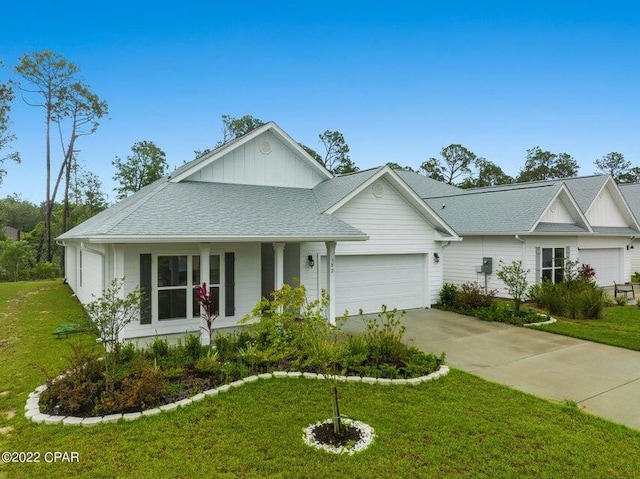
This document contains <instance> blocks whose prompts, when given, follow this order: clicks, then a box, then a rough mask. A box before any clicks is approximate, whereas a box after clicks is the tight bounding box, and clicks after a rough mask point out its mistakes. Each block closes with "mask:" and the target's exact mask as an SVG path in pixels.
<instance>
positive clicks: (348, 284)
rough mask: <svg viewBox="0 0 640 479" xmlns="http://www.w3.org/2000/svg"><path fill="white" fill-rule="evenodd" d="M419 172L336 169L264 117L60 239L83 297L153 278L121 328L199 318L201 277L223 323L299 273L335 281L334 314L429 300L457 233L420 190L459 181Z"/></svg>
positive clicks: (174, 329)
mask: <svg viewBox="0 0 640 479" xmlns="http://www.w3.org/2000/svg"><path fill="white" fill-rule="evenodd" d="M413 176H417V175H413ZM413 176H410V175H407V174H406V173H405V172H400V173H397V172H395V171H393V170H392V169H390V168H389V167H382V168H378V169H374V170H367V171H362V172H358V173H354V174H350V175H345V176H340V177H334V176H333V175H332V174H331V173H330V172H328V171H327V170H326V169H324V168H323V167H322V166H321V165H320V164H318V162H316V161H315V160H314V159H313V158H311V157H310V156H309V155H308V154H307V153H306V152H305V151H304V150H303V149H302V148H301V147H300V146H299V145H298V144H297V143H296V142H295V141H294V140H293V139H291V138H290V137H289V136H288V135H287V134H286V133H285V132H284V131H283V130H281V129H280V128H279V127H278V126H277V125H276V124H274V123H267V124H266V125H264V126H262V127H260V128H257V129H255V130H253V131H252V132H250V133H248V134H246V135H244V136H242V137H240V138H238V139H236V140H234V141H231V142H229V143H227V144H225V145H223V146H222V147H220V148H218V149H216V150H214V151H212V152H210V153H208V154H206V155H204V156H202V157H200V158H198V159H196V160H194V161H192V162H190V163H187V164H185V165H184V166H182V167H181V168H179V169H178V170H176V171H175V172H174V173H173V174H171V175H170V176H168V177H165V178H162V179H160V180H158V181H156V182H155V183H153V184H151V185H149V186H147V187H145V188H143V189H142V190H140V191H138V192H137V193H135V194H133V195H131V196H130V197H128V198H126V199H124V200H123V201H121V202H119V203H117V204H116V205H114V206H112V207H110V208H108V209H107V210H105V211H103V212H102V213H100V214H98V215H96V216H95V217H93V218H91V219H89V220H87V221H86V222H84V223H82V224H80V225H78V226H77V227H75V228H73V229H72V230H70V231H68V232H66V233H65V234H63V235H61V236H60V237H58V238H57V240H58V241H59V242H60V243H61V244H63V245H64V247H65V251H66V256H65V258H66V276H67V281H68V283H69V285H70V286H71V288H72V289H73V291H74V292H75V293H76V295H77V297H78V298H79V300H80V301H81V302H82V303H85V304H86V303H88V302H90V301H92V300H93V299H94V298H95V297H98V296H100V295H101V293H102V291H103V290H104V289H105V287H106V286H108V284H109V283H110V282H111V280H113V279H114V278H121V277H124V278H125V290H126V291H130V290H132V289H134V288H135V287H136V286H138V285H140V286H142V287H143V288H144V291H145V292H146V295H145V304H144V308H143V314H142V317H141V318H140V321H137V322H136V323H135V324H129V325H128V326H127V327H126V329H125V330H124V331H123V338H122V339H132V338H144V337H150V336H155V335H169V334H179V333H184V332H186V331H198V330H199V327H200V324H201V319H200V312H199V308H198V307H197V305H196V303H195V301H194V292H193V291H194V289H195V287H196V286H198V285H199V284H201V283H202V282H203V281H204V282H206V283H207V284H208V285H210V287H211V289H212V291H214V292H215V294H216V296H217V298H218V307H219V311H220V318H219V319H218V320H217V321H216V326H218V327H225V326H234V325H236V324H237V321H238V320H239V319H241V318H242V317H243V316H244V315H246V314H247V313H248V312H249V311H250V310H251V309H252V308H253V306H255V304H256V303H257V302H258V301H259V300H260V298H261V297H262V296H264V295H267V294H268V293H269V292H271V291H272V290H274V289H275V288H277V287H279V286H281V285H282V284H283V283H292V282H293V281H294V278H296V279H298V280H299V281H300V283H301V284H303V285H305V286H306V288H307V291H308V294H309V296H310V297H311V298H315V297H318V295H319V293H320V289H321V288H326V289H327V291H328V292H329V295H330V306H329V311H328V316H329V319H330V320H333V319H334V318H335V316H336V315H339V314H342V313H343V312H344V310H349V311H350V312H352V313H356V312H357V311H358V309H360V308H362V309H363V310H364V311H365V312H373V311H378V310H379V307H380V305H381V304H382V303H385V304H387V305H388V306H389V307H398V308H416V307H428V306H429V305H431V304H433V303H435V302H437V300H438V293H439V291H440V288H441V286H442V282H443V269H442V266H443V262H441V258H442V257H443V245H449V248H451V245H453V244H454V243H456V242H458V241H460V237H459V236H458V235H457V234H456V232H455V231H454V229H453V228H452V227H451V226H449V225H448V224H447V223H446V222H445V221H444V220H443V219H442V218H441V217H440V216H439V215H438V214H436V213H435V212H434V210H433V209H432V207H431V206H429V204H428V203H426V202H424V201H423V200H422V198H421V195H425V194H426V195H429V194H430V193H431V194H432V195H442V194H446V193H447V192H449V191H451V188H452V187H449V186H447V185H442V184H441V183H438V182H436V181H433V180H430V179H427V178H420V179H418V180H416V179H415V178H414V177H413ZM416 181H417V182H418V183H419V187H418V186H415V185H413V186H414V187H415V188H414V187H412V186H410V185H409V184H408V182H416ZM418 192H420V193H419V194H418Z"/></svg>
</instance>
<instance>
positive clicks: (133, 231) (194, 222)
mask: <svg viewBox="0 0 640 479" xmlns="http://www.w3.org/2000/svg"><path fill="white" fill-rule="evenodd" d="M321 213H322V212H321V211H320V209H319V208H318V204H317V202H316V198H315V196H314V193H313V191H312V190H308V189H301V188H280V187H271V186H253V185H237V184H226V183H200V182H188V181H182V182H179V183H172V182H169V181H167V180H166V179H162V180H159V181H157V182H155V183H153V184H152V185H149V186H148V187H146V188H144V189H142V190H140V191H139V192H137V193H136V194H134V195H132V196H131V197H129V198H127V199H125V200H123V201H122V202H120V203H118V204H116V205H114V206H112V207H111V208H109V209H107V210H105V211H103V212H102V213H100V214H98V215H96V216H95V217H93V218H91V219H90V220H88V221H86V222H84V223H82V224H81V225H79V226H77V227H76V228H73V229H72V230H70V231H68V232H67V233H65V234H64V235H62V236H60V238H59V239H62V240H64V239H71V238H86V237H92V238H96V237H101V236H107V237H112V236H115V237H118V236H121V237H135V236H140V237H145V236H166V237H173V238H176V239H179V238H181V237H183V238H186V237H193V236H197V237H199V238H206V237H211V238H216V237H222V238H240V237H257V238H269V237H273V238H278V237H279V238H300V239H303V238H326V239H330V238H332V237H341V238H352V239H354V240H355V239H364V238H365V237H366V235H365V234H364V233H363V232H362V231H360V230H358V229H356V228H354V227H352V226H351V225H349V224H347V223H345V222H343V221H341V220H339V219H338V218H336V217H334V216H331V215H323V214H321Z"/></svg>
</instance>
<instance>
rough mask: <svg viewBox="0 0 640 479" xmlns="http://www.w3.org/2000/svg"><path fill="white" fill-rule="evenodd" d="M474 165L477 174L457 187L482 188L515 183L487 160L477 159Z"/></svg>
mask: <svg viewBox="0 0 640 479" xmlns="http://www.w3.org/2000/svg"><path fill="white" fill-rule="evenodd" d="M474 163H475V168H476V173H475V174H474V175H473V176H469V177H467V178H465V179H464V180H463V181H462V182H460V183H459V184H458V185H457V186H459V187H460V188H481V187H485V186H495V185H504V184H508V183H513V181H514V180H513V178H511V177H510V176H509V175H507V174H506V173H505V172H504V171H502V168H500V167H499V166H498V165H496V164H495V163H493V162H492V161H489V160H487V159H486V158H477V159H476V161H475V162H474Z"/></svg>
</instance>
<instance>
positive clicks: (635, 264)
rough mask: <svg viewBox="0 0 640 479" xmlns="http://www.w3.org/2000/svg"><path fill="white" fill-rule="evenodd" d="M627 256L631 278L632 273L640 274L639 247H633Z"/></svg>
mask: <svg viewBox="0 0 640 479" xmlns="http://www.w3.org/2000/svg"><path fill="white" fill-rule="evenodd" d="M628 254H629V258H630V259H629V265H630V270H629V273H630V274H629V277H631V275H632V274H633V273H637V272H640V246H637V247H634V249H632V250H630V251H629V253H628Z"/></svg>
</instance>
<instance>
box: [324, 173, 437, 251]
mask: <svg viewBox="0 0 640 479" xmlns="http://www.w3.org/2000/svg"><path fill="white" fill-rule="evenodd" d="M376 184H382V186H383V187H384V192H383V193H382V195H381V196H376V195H375V194H374V186H376ZM378 188H379V187H378ZM378 194H379V193H378ZM333 215H334V216H337V217H338V218H340V219H341V220H342V221H344V222H345V223H348V224H350V225H352V226H355V227H356V228H358V229H359V230H360V231H363V232H364V233H365V234H367V235H368V236H369V240H367V241H351V242H346V241H345V242H339V243H338V245H337V247H336V254H384V253H391V254H401V253H426V252H427V251H429V250H432V249H433V247H434V246H433V242H434V238H435V230H434V228H433V226H432V225H431V224H429V222H428V221H427V220H426V219H425V218H424V217H423V216H422V215H421V214H420V213H418V211H416V210H415V209H414V208H413V207H412V206H411V205H410V204H409V203H407V201H406V200H405V199H404V198H403V197H402V196H401V195H400V193H399V192H398V191H397V190H396V189H395V188H394V187H393V186H391V184H390V183H389V182H387V181H385V180H383V179H380V180H378V181H377V182H376V183H374V185H371V186H369V187H367V188H365V189H364V190H363V191H361V192H360V193H359V194H358V195H356V196H355V197H354V198H352V199H351V200H350V201H349V202H347V203H346V204H345V205H344V206H342V207H341V208H340V209H338V210H337V211H336V212H335V213H333Z"/></svg>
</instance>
